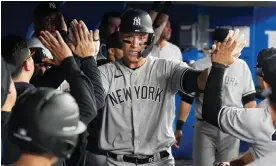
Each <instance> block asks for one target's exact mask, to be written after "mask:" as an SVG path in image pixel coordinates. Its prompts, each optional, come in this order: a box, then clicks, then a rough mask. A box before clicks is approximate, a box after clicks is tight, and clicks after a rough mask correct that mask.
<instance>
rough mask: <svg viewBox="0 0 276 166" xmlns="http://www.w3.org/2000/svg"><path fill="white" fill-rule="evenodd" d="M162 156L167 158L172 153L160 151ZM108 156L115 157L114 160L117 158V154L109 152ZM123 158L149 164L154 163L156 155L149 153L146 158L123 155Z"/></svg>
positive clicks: (130, 161) (127, 160)
mask: <svg viewBox="0 0 276 166" xmlns="http://www.w3.org/2000/svg"><path fill="white" fill-rule="evenodd" d="M159 154H160V158H161V159H162V158H165V157H168V156H169V155H170V154H169V153H168V152H167V151H162V152H159ZM107 156H108V157H111V158H113V159H114V160H116V161H118V160H117V156H118V155H117V154H114V153H111V152H107ZM123 160H124V162H129V163H135V164H147V163H153V162H154V155H149V156H147V157H145V158H138V157H130V156H126V155H123Z"/></svg>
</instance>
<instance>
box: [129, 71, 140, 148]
mask: <svg viewBox="0 0 276 166" xmlns="http://www.w3.org/2000/svg"><path fill="white" fill-rule="evenodd" d="M136 79H137V73H135V72H133V73H132V74H131V77H130V84H131V87H132V88H133V90H134V86H136V85H135V82H136ZM131 95H132V99H133V100H132V106H131V107H132V109H131V110H132V116H133V117H132V119H133V122H132V123H133V130H134V135H133V141H134V153H136V151H137V149H139V148H138V147H139V144H140V141H139V140H138V135H139V127H138V126H139V125H138V124H137V119H139V118H137V116H138V112H137V111H138V108H137V104H136V103H133V101H135V100H137V96H136V94H135V93H132V94H131Z"/></svg>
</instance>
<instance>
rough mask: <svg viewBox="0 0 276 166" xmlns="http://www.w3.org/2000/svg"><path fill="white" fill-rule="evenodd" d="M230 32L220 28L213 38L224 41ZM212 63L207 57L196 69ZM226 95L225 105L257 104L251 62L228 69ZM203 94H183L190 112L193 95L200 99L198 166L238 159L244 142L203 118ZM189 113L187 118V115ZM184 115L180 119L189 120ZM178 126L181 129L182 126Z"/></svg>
mask: <svg viewBox="0 0 276 166" xmlns="http://www.w3.org/2000/svg"><path fill="white" fill-rule="evenodd" d="M228 32H229V29H216V30H215V32H214V35H213V40H214V41H215V42H222V41H223V40H224V39H225V38H226V36H227V35H228ZM211 66H212V61H211V56H206V57H204V58H203V59H201V60H199V61H196V62H195V63H193V65H192V67H193V68H194V69H196V70H204V69H206V68H209V71H210V67H211ZM222 94H223V97H224V98H223V100H222V102H223V105H229V106H235V107H243V106H244V107H246V108H250V107H256V101H255V86H254V82H253V80H252V76H251V72H250V69H249V67H248V65H247V64H246V62H245V61H243V60H242V59H237V60H235V62H234V63H233V64H232V65H231V66H229V67H228V68H227V69H226V72H225V75H224V78H223V86H222ZM203 96H204V93H203V92H202V91H201V92H198V93H197V94H185V93H182V95H181V98H182V100H183V101H184V102H186V103H187V105H189V106H187V107H185V108H188V109H189V110H187V111H185V110H183V111H184V113H186V114H187V115H188V114H189V111H190V108H191V104H192V103H193V98H196V106H195V117H196V123H195V128H194V129H195V131H194V140H193V162H194V166H213V165H214V163H217V162H222V161H229V160H231V159H233V158H237V157H238V156H239V145H240V141H239V140H238V139H237V138H235V137H233V136H230V135H228V134H226V133H223V132H221V131H220V130H219V129H217V128H216V127H214V126H212V125H211V124H209V123H208V122H206V121H204V120H203V119H202V103H203ZM180 114H181V112H180ZM187 115H186V116H185V117H187ZM180 118H181V116H180ZM180 118H179V120H186V119H180ZM178 123H179V122H178ZM177 127H178V126H177ZM177 129H178V130H180V131H181V127H180V128H179V127H178V128H177ZM177 132H178V131H176V137H178V135H179V134H178V133H177ZM179 140H180V139H179Z"/></svg>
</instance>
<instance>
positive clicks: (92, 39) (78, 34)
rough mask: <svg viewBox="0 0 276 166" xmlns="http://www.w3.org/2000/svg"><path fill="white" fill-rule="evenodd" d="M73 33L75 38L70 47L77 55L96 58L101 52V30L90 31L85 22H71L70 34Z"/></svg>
mask: <svg viewBox="0 0 276 166" xmlns="http://www.w3.org/2000/svg"><path fill="white" fill-rule="evenodd" d="M71 32H72V34H73V38H72V39H71V42H70V43H69V46H70V48H71V50H72V51H73V53H74V54H75V55H78V56H80V57H83V58H84V57H87V56H94V55H96V54H97V51H99V48H98V47H99V45H100V44H99V30H95V31H94V32H93V31H92V30H90V31H89V30H88V28H87V26H86V25H85V23H84V22H83V21H79V22H77V20H73V21H72V22H71V29H70V33H71Z"/></svg>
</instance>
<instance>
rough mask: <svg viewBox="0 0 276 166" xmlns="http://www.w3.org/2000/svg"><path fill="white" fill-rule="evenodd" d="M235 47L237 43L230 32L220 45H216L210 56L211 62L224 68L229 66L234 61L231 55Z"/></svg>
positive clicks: (218, 43)
mask: <svg viewBox="0 0 276 166" xmlns="http://www.w3.org/2000/svg"><path fill="white" fill-rule="evenodd" d="M236 45H237V41H236V40H235V37H234V32H233V31H232V30H230V31H229V34H228V36H227V37H226V38H225V40H224V41H223V42H222V43H220V42H217V43H216V47H215V50H214V52H213V54H212V56H211V59H212V62H216V63H218V64H223V65H225V66H229V65H231V64H232V63H233V62H234V60H235V58H234V57H233V56H232V55H233V51H234V49H235V47H236Z"/></svg>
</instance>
